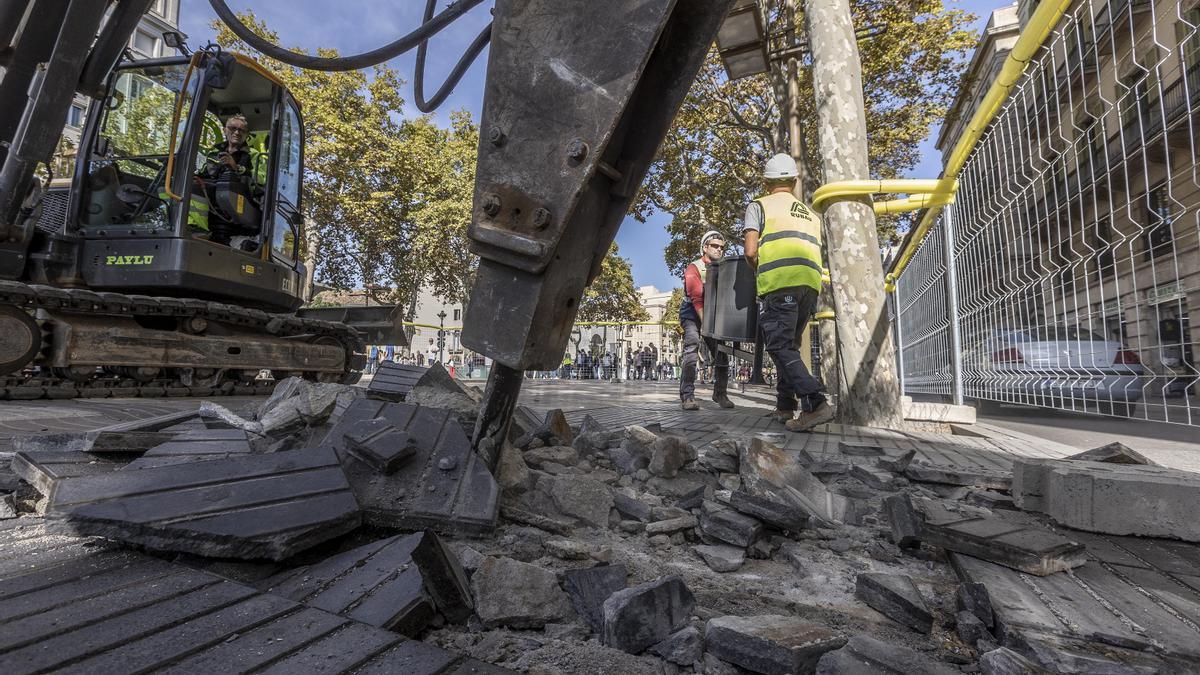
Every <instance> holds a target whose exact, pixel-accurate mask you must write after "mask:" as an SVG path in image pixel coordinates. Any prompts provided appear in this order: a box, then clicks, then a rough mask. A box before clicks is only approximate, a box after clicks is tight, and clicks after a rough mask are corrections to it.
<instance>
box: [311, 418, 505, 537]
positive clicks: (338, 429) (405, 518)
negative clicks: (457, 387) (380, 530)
mask: <svg viewBox="0 0 1200 675" xmlns="http://www.w3.org/2000/svg"><path fill="white" fill-rule="evenodd" d="M374 419H383V420H385V421H386V422H387V423H388V424H390V425H392V426H394V427H395V428H396V429H399V430H401V431H403V432H404V433H407V434H409V435H410V436H411V437H413V438H415V439H416V447H417V450H416V453H415V454H414V455H413V456H412V457H411V458H410V459H409V460H408V461H406V462H405V463H404V464H403V466H402V467H401V468H400V469H399V470H397V471H396V472H395V473H393V474H390V475H384V474H381V473H379V472H378V471H376V470H375V468H374V467H372V466H371V465H370V464H367V463H365V462H363V461H362V460H361V459H359V458H358V457H357V456H356V455H355V454H354V453H352V452H350V450H349V448H348V447H347V444H346V441H345V436H346V434H347V433H353V431H354V430H355V429H357V428H358V427H359V426H360V425H362V424H364V423H367V422H369V421H371V420H374ZM328 439H329V442H330V443H332V444H333V446H334V447H335V448H336V449H337V451H338V458H339V459H340V461H341V464H342V467H343V469H344V470H345V472H346V477H347V479H349V481H350V486H351V488H352V489H353V491H354V496H355V497H356V498H357V499H358V503H359V504H360V505H361V506H362V510H363V513H364V516H365V518H366V520H367V522H369V523H372V524H375V525H378V526H381V527H391V528H397V529H409V530H414V529H424V528H431V529H433V530H435V531H437V532H441V533H444V534H463V533H469V534H483V533H489V532H491V530H492V529H493V528H494V527H495V524H496V518H497V515H498V513H499V506H500V500H499V497H500V487H499V485H498V484H497V482H496V479H495V478H493V477H492V474H491V473H490V472H489V471H488V469H487V466H486V465H484V463H483V462H482V461H480V460H479V457H478V456H477V455H476V454H475V452H474V451H473V450H472V449H471V443H470V441H469V440H468V439H467V436H466V433H465V432H463V430H462V428H461V426H460V425H459V424H458V420H457V419H456V417H455V416H454V414H453V413H452V412H451V411H448V410H444V409H439V408H429V407H426V406H416V405H410V404H407V403H389V402H386V401H375V400H371V399H358V400H356V401H354V402H353V403H351V404H350V406H349V407H348V408H347V409H346V412H345V413H344V414H343V416H342V419H341V420H340V421H339V422H338V424H337V425H336V426H335V427H334V428H333V430H332V431H330V432H329V436H328Z"/></svg>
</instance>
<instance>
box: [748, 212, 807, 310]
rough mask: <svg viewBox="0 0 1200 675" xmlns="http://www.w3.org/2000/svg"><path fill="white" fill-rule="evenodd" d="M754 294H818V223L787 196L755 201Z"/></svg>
mask: <svg viewBox="0 0 1200 675" xmlns="http://www.w3.org/2000/svg"><path fill="white" fill-rule="evenodd" d="M754 201H756V202H758V203H759V204H760V205H761V206H762V210H763V225H762V232H760V233H759V240H758V242H759V243H758V278H757V285H758V294H759V295H760V296H762V295H766V294H767V293H770V292H771V291H776V290H779V289H781V288H793V287H796V286H808V287H810V288H815V289H817V290H818V291H820V290H821V219H820V218H819V217H818V216H817V215H816V214H815V213H813V211H812V209H811V208H810V207H808V206H805V204H804V202H802V201H800V200H799V199H796V198H795V197H793V196H792V195H791V194H790V193H787V192H778V193H775V194H770V195H766V196H765V197H759V198H758V199H755V200H754Z"/></svg>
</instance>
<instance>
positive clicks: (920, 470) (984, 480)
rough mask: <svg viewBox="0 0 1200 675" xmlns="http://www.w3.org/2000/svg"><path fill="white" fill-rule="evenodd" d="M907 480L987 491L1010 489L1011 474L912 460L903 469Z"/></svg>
mask: <svg viewBox="0 0 1200 675" xmlns="http://www.w3.org/2000/svg"><path fill="white" fill-rule="evenodd" d="M904 475H905V476H906V477H907V478H908V479H909V480H915V481H918V482H922V483H940V484H944V485H959V486H965V487H978V488H986V489H989V490H1010V489H1012V474H1011V473H1009V472H1006V471H1000V470H988V469H984V468H982V467H967V466H943V465H939V464H933V463H931V462H928V461H925V460H914V461H913V462H912V463H910V464H909V465H908V467H907V468H905V469H904Z"/></svg>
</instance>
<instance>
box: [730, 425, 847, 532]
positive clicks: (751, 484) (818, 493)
mask: <svg viewBox="0 0 1200 675" xmlns="http://www.w3.org/2000/svg"><path fill="white" fill-rule="evenodd" d="M739 450H740V453H741V454H740V457H739V461H738V465H739V468H740V470H741V478H742V490H743V491H744V492H746V493H747V494H749V495H751V496H753V497H758V498H759V499H764V500H768V501H771V502H777V503H779V504H781V505H783V506H785V507H787V508H789V509H800V510H802V511H804V512H806V513H808V514H809V516H810V518H811V519H813V520H820V521H824V522H829V523H832V522H840V521H843V520H844V519H845V518H846V517H847V514H848V511H849V510H850V509H851V507H850V505H849V504H848V500H847V499H846V498H845V497H844V496H842V495H839V494H837V493H835V492H833V491H831V490H829V489H828V488H826V487H825V484H824V483H822V482H821V480H820V479H818V478H817V477H816V476H814V475H813V474H812V473H810V472H809V471H808V470H807V469H805V468H804V466H803V465H802V464H801V463H800V461H799V460H798V459H796V458H795V457H793V456H791V455H789V454H788V453H787V451H785V450H784V449H782V448H780V447H779V446H777V445H774V444H772V443H770V442H768V441H765V440H763V439H762V438H759V437H755V438H754V439H753V440H752V441H751V442H750V443H749V444H745V445H742V446H741V447H740V448H739ZM813 524H814V525H821V523H813Z"/></svg>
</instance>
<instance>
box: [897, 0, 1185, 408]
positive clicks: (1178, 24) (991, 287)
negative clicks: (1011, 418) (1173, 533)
mask: <svg viewBox="0 0 1200 675" xmlns="http://www.w3.org/2000/svg"><path fill="white" fill-rule="evenodd" d="M1194 5H1195V3H1193V2H1191V1H1187V2H1184V1H1181V0H1175V1H1166V2H1164V1H1154V0H1082V1H1080V2H1078V3H1076V4H1075V5H1074V6H1073V7H1072V9H1071V10H1070V11H1069V12H1068V13H1067V15H1066V16H1065V17H1064V19H1063V20H1062V21H1061V22H1060V23H1059V25H1058V27H1057V29H1056V30H1055V31H1054V33H1053V34H1052V35H1051V36H1050V37H1049V39H1048V40H1047V41H1046V43H1045V45H1044V47H1043V48H1042V50H1041V51H1040V52H1039V53H1038V55H1037V57H1035V59H1034V60H1033V61H1032V62H1031V63H1030V64H1029V67H1028V69H1027V70H1026V73H1025V76H1024V78H1023V80H1022V81H1021V83H1020V84H1019V85H1018V86H1017V87H1016V88H1015V89H1014V90H1013V92H1012V93H1011V95H1010V97H1009V100H1008V101H1007V103H1006V104H1005V107H1004V108H1003V109H1002V111H1001V112H1000V114H999V115H998V116H997V117H996V119H995V121H994V122H993V123H992V125H991V127H990V128H989V130H988V131H987V133H986V134H985V135H984V136H983V137H982V138H981V140H980V142H979V144H978V145H977V146H976V148H975V150H974V153H973V154H972V155H971V157H970V159H969V161H968V162H967V164H966V165H965V167H964V168H963V170H962V172H961V174H960V175H959V180H960V188H959V191H958V194H957V200H956V203H955V204H954V205H952V206H950V207H947V208H946V209H945V210H943V211H942V214H941V215H940V217H939V220H938V222H937V223H936V225H935V226H934V227H933V228H931V229H930V231H929V234H928V235H927V236H926V238H925V240H924V241H922V242H920V244H919V249H918V251H917V253H916V254H915V256H914V257H913V259H912V261H911V263H910V264H909V266H908V268H907V269H906V270H905V271H904V273H903V274H902V275H901V277H900V278H899V280H898V281H897V284H896V297H895V300H894V303H895V304H894V310H895V314H896V316H897V322H896V328H897V330H896V335H897V340H898V342H899V345H900V351H901V354H902V359H901V368H902V374H903V382H904V386H905V390H906V391H908V392H923V393H934V394H944V395H952V396H955V397H956V398H962V397H966V398H970V399H979V400H991V401H1002V402H1012V403H1021V404H1029V405H1036V406H1047V407H1052V408H1057V409H1064V410H1072V411H1087V412H1098V413H1101V414H1107V415H1118V416H1127V417H1133V418H1141V419H1151V420H1159V421H1169V422H1175V423H1181V424H1191V425H1200V384H1197V381H1198V376H1200V370H1198V369H1197V365H1196V364H1197V361H1196V355H1197V353H1198V352H1200V349H1198V347H1197V341H1198V338H1197V334H1196V332H1195V331H1193V329H1192V327H1191V326H1190V325H1189V311H1190V310H1200V172H1198V170H1197V153H1198V151H1200V148H1198V145H1197V144H1198V141H1200V138H1198V137H1197V125H1200V115H1198V113H1200V8H1196V7H1194Z"/></svg>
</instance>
